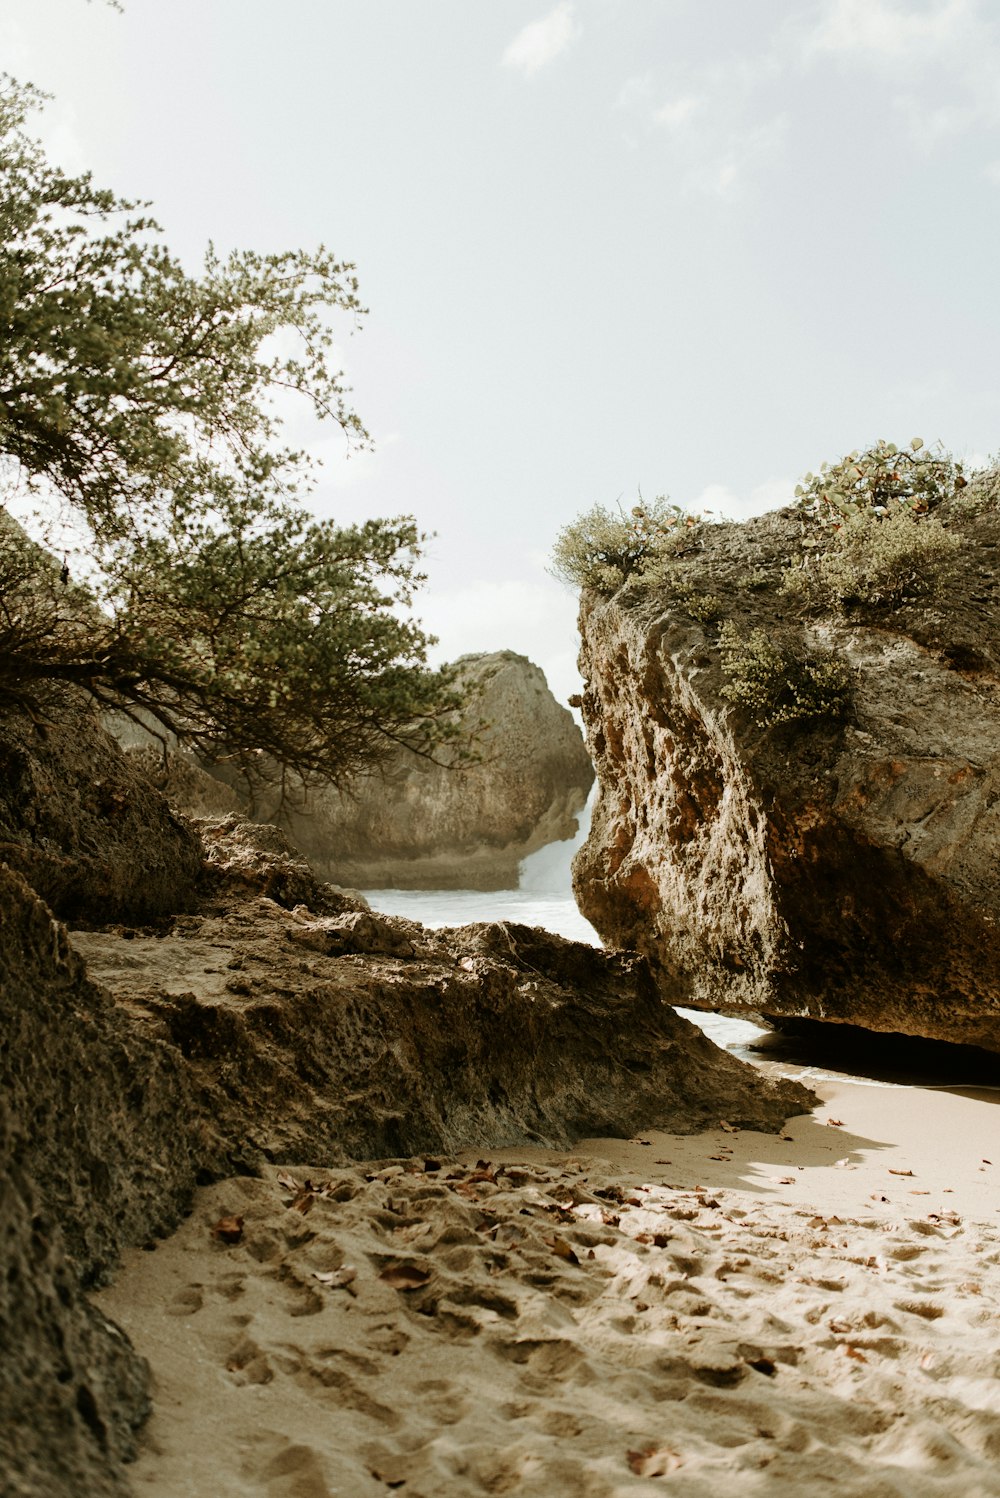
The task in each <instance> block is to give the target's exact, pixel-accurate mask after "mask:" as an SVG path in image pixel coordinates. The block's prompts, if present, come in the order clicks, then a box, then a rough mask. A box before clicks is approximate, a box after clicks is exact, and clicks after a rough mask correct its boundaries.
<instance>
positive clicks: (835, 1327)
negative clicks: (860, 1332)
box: [826, 1319, 851, 1337]
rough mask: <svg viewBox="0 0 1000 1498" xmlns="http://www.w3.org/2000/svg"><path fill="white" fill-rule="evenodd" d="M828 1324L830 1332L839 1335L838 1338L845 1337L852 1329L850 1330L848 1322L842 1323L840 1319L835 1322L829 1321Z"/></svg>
mask: <svg viewBox="0 0 1000 1498" xmlns="http://www.w3.org/2000/svg"><path fill="white" fill-rule="evenodd" d="M826 1324H827V1326H828V1327H829V1328H830V1330H831V1331H832V1332H836V1333H837V1335H838V1337H842V1336H844V1335H845V1334H846V1333H847V1332H849V1331H850V1329H851V1328H850V1324H849V1323H848V1322H846V1321H842V1320H840V1319H834V1320H833V1321H828V1322H827V1323H826Z"/></svg>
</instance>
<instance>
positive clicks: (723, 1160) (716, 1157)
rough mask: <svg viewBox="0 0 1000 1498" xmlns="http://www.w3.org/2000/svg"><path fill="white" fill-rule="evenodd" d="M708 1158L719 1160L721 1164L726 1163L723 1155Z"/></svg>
mask: <svg viewBox="0 0 1000 1498" xmlns="http://www.w3.org/2000/svg"><path fill="white" fill-rule="evenodd" d="M708 1158H709V1159H710V1160H721V1161H722V1163H723V1164H725V1163H726V1157H725V1155H709V1157H708Z"/></svg>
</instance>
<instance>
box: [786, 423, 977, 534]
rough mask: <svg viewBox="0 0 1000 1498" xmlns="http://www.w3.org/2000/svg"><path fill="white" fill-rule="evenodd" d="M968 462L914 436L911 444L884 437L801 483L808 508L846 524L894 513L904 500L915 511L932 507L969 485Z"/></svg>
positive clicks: (799, 494)
mask: <svg viewBox="0 0 1000 1498" xmlns="http://www.w3.org/2000/svg"><path fill="white" fill-rule="evenodd" d="M966 482H967V480H966V478H965V474H964V470H963V467H962V464H961V463H959V462H956V460H955V459H954V458H953V457H952V456H951V454H950V453H947V452H945V451H944V450H943V449H942V448H941V447H940V446H938V447H936V448H935V449H933V450H932V451H928V450H927V449H926V448H925V447H924V443H923V441H922V439H921V438H920V437H914V438H913V440H912V441H911V442H910V444H909V447H907V448H899V447H897V446H896V444H895V443H894V442H884V441H878V442H876V443H875V444H874V445H873V446H872V447H869V448H868V449H867V450H866V451H865V452H852V453H848V454H847V456H846V457H844V458H841V459H840V461H839V462H837V463H832V464H831V463H824V464H823V465H822V466H821V468H820V471H819V473H807V474H806V476H805V478H804V479H803V480H802V482H801V484H796V486H795V497H796V499H797V500H798V503H799V506H800V507H801V509H802V510H803V511H804V512H805V514H807V515H809V516H811V517H812V518H813V519H815V520H818V521H819V522H820V523H821V524H822V525H841V524H843V522H844V521H845V520H846V519H848V518H849V517H850V516H852V515H858V514H861V513H862V512H865V511H874V512H875V513H876V514H878V515H885V514H888V513H889V512H890V511H891V510H892V509H893V508H894V507H896V506H900V505H901V506H904V507H905V508H906V509H908V510H910V511H911V512H912V513H913V514H914V515H926V514H927V513H928V512H929V511H931V510H933V509H935V508H936V506H937V505H939V504H941V502H942V501H943V500H945V499H947V498H948V497H949V496H950V495H952V494H955V493H957V492H958V491H959V490H960V489H963V488H964V487H965V485H966Z"/></svg>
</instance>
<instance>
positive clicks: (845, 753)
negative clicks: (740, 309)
mask: <svg viewBox="0 0 1000 1498" xmlns="http://www.w3.org/2000/svg"><path fill="white" fill-rule="evenodd" d="M971 497H972V496H971V494H970V495H968V496H965V502H964V503H960V502H951V505H950V510H949V508H948V507H943V508H942V510H941V511H940V512H938V513H939V514H940V515H941V516H942V518H943V519H944V520H945V522H946V523H947V524H948V525H949V527H950V528H952V529H953V530H954V531H956V532H957V533H959V534H961V535H962V537H963V540H964V544H963V547H962V549H961V550H960V551H959V552H958V553H957V555H956V557H955V560H954V561H953V562H951V563H949V566H950V569H951V570H950V573H949V574H948V575H947V576H946V577H945V578H944V579H943V580H942V585H941V588H940V591H939V593H938V594H937V595H936V596H934V597H930V598H926V599H923V600H917V601H915V602H912V603H910V604H907V605H906V606H905V607H901V608H898V609H896V610H893V611H886V610H883V611H877V610H874V609H871V608H869V609H868V610H862V609H860V608H859V609H855V610H853V611H852V612H850V613H849V614H848V615H846V616H845V615H843V614H840V615H835V614H832V613H823V612H821V611H819V610H817V609H815V608H814V609H812V610H810V609H808V608H806V607H805V606H804V605H802V604H801V603H795V602H793V601H792V600H791V599H790V598H789V597H787V596H786V595H783V594H780V593H779V592H778V591H777V587H778V583H779V581H780V578H781V575H782V569H783V568H784V566H785V565H786V564H787V563H788V561H789V560H790V559H792V558H793V557H795V556H796V555H797V554H798V553H799V551H800V547H801V543H802V539H803V537H802V523H801V520H800V519H799V517H798V515H797V512H794V511H782V512H779V513H777V514H772V515H767V516H764V517H761V518H760V519H757V520H750V521H748V522H746V523H745V524H744V525H742V526H736V525H719V526H711V527H708V528H706V529H705V530H704V531H703V532H701V533H700V536H701V544H700V549H699V550H697V551H696V552H694V553H693V554H691V555H690V556H688V557H686V558H684V559H683V562H682V565H681V569H680V573H679V576H680V578H681V579H682V583H683V586H682V587H679V588H675V589H674V591H673V592H671V591H670V590H669V587H660V588H657V589H644V588H642V587H637V586H635V585H630V586H626V587H625V588H624V589H622V590H621V591H620V592H619V593H618V594H617V595H616V596H615V597H614V598H612V599H601V598H599V597H597V596H596V595H585V597H584V599H583V604H582V608H581V632H582V639H583V646H582V657H581V662H582V670H583V673H584V676H585V678H586V680H587V690H586V693H585V696H584V716H585V721H586V730H587V736H588V742H589V745H590V749H591V752H592V755H593V757H594V762H595V766H596V768H597V772H598V779H599V783H600V787H601V789H600V796H599V800H598V804H597V807H596V810H595V813H594V818H593V827H592V831H591V835H590V839H589V841H588V843H587V844H586V846H585V848H584V849H583V850H582V851H581V852H580V854H579V855H578V857H577V860H576V863H575V870H574V880H575V888H576V892H577V897H578V900H579V903H580V906H581V909H582V910H583V912H584V914H585V915H586V916H587V917H588V918H589V919H590V920H591V921H592V922H593V924H594V925H595V926H596V928H597V930H598V931H599V932H600V934H601V936H602V937H603V938H604V939H605V940H606V941H608V942H609V943H611V944H613V945H616V946H622V947H628V948H635V949H636V950H638V951H640V952H643V953H645V954H646V956H647V957H648V958H649V959H650V961H651V963H652V964H653V966H654V968H655V970H656V972H657V974H658V976H659V978H660V980H661V982H662V983H663V985H664V987H665V991H666V992H667V993H668V995H669V996H670V997H672V998H673V999H674V1000H675V1001H677V1002H681V1003H685V1004H691V1005H695V1006H700V1007H703V1008H707V1009H713V1008H734V1007H738V1008H746V1009H751V1010H756V1011H760V1012H763V1013H765V1014H768V1015H772V1016H783V1017H803V1018H808V1019H814V1020H826V1021H842V1022H849V1023H852V1024H855V1025H860V1026H863V1027H866V1028H868V1029H872V1030H883V1031H892V1032H903V1033H906V1034H909V1035H920V1036H928V1037H933V1038H939V1039H944V1040H952V1041H963V1042H966V1043H969V1044H973V1045H978V1046H982V1047H988V1048H990V1049H993V1050H1000V980H998V977H997V974H998V973H1000V927H998V918H1000V879H998V877H997V875H998V861H997V860H998V849H1000V629H998V625H1000V582H998V579H997V576H996V571H995V558H996V555H997V548H998V546H1000V511H998V509H997V507H996V505H995V504H986V505H985V506H984V507H983V508H982V509H981V510H980V511H979V512H978V513H977V511H976V507H975V505H974V504H973V503H971ZM699 600H700V601H699ZM711 613H716V614H717V615H718V616H719V617H718V618H717V619H715V620H713V621H712V622H709V623H702V622H699V619H698V617H696V616H697V615H699V614H700V615H702V616H703V617H704V616H705V615H708V614H711ZM727 619H728V620H732V621H733V622H734V623H735V625H736V626H737V628H738V630H739V632H740V634H741V635H743V636H746V635H747V634H748V633H749V631H750V630H751V629H754V628H761V629H763V630H764V631H765V632H766V633H767V635H768V637H769V638H773V639H787V640H789V641H791V642H792V643H793V644H795V645H797V646H798V647H799V648H806V647H809V648H821V649H825V650H829V651H832V652H833V654H834V656H835V657H836V658H839V659H841V660H843V661H845V662H847V663H848V664H849V666H850V673H851V706H850V710H849V712H848V715H847V717H846V719H845V720H844V721H840V722H837V721H830V720H823V719H813V720H807V721H804V722H792V723H786V724H783V725H780V726H777V727H772V728H768V729H762V728H760V727H758V726H756V724H755V723H754V722H753V721H752V718H751V716H750V715H749V714H748V713H747V712H746V711H745V710H743V709H737V708H734V707H733V706H732V705H731V704H730V703H729V702H728V701H726V700H725V699H724V698H723V696H722V695H721V692H722V688H723V687H724V685H725V680H726V678H725V677H724V675H723V672H722V669H721V663H720V652H719V643H718V641H719V623H720V622H721V621H724V620H727Z"/></svg>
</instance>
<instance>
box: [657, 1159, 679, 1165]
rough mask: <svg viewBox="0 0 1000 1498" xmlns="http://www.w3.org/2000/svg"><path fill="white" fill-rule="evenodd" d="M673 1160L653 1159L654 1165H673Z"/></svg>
mask: <svg viewBox="0 0 1000 1498" xmlns="http://www.w3.org/2000/svg"><path fill="white" fill-rule="evenodd" d="M673 1163H674V1162H673V1160H654V1161H653V1164H654V1165H673Z"/></svg>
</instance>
